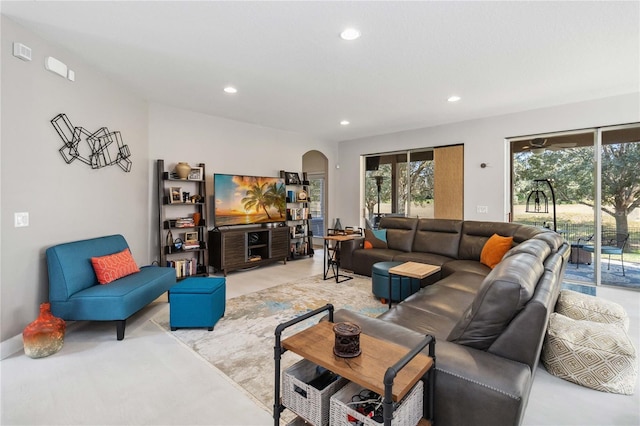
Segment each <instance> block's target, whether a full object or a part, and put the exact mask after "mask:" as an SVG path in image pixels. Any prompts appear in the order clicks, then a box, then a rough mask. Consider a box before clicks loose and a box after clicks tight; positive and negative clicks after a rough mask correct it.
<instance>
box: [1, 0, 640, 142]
mask: <svg viewBox="0 0 640 426" xmlns="http://www.w3.org/2000/svg"><path fill="white" fill-rule="evenodd" d="M0 8H1V9H0V11H1V12H2V14H4V15H6V16H7V17H9V18H10V19H12V20H14V21H17V22H18V23H20V24H22V25H23V26H25V27H27V28H29V29H30V30H31V31H33V32H35V33H36V34H38V35H40V36H42V37H44V38H45V39H47V40H48V41H49V42H51V43H54V44H57V45H60V46H63V47H65V48H66V49H68V50H69V51H71V52H73V53H75V54H77V55H79V56H80V57H81V58H83V59H84V60H85V61H86V62H87V63H89V64H91V65H92V66H93V67H95V68H97V69H99V70H100V71H101V72H103V73H104V74H106V75H108V76H109V77H110V78H112V79H113V80H115V81H117V82H119V83H120V84H122V85H124V86H125V87H127V88H128V89H129V90H131V91H133V92H134V93H136V94H138V95H139V96H141V97H143V98H144V99H147V100H148V101H150V102H158V103H162V104H166V105H171V106H175V107H179V108H184V109H187V110H191V111H196V112H201V113H205V114H210V115H215V116H219V117H224V118H229V119H233V120H239V121H243V122H248V123H254V124H258V125H261V126H267V127H272V128H277V129H282V130H286V131H292V132H299V133H302V134H305V135H310V136H312V137H316V138H321V139H323V140H330V141H341V140H349V139H354V138H360V137H366V136H371V135H377V134H384V133H390V132H396V131H401V130H407V129H414V128H421V127H428V126H433V125H438V124H444V123H451V122H458V121H463V120H469V119H475V118H481V117H487V116H492V115H499V114H505V113H511V112H517V111H524V110H529V109H535V108H543V107H547V106H552V105H559V104H566V103H572V102H579V101H584V100H589V99H596V98H602V97H607V96H615V95H620V94H627V93H633V92H638V91H640V59H639V56H640V31H639V28H640V3H639V2H609V1H607V2H579V1H578V2H573V1H566V2H565V1H557V2H553V1H552V2H537V1H532V2H516V1H514V2H481V1H476V2H456V1H444V2H436V1H429V2H399V1H388V2H385V1H380V2H362V1H358V2H342V1H341V2H336V1H333V2H329V1H322V2H311V1H299V2H287V1H280V2H244V1H225V2H213V1H199V2H186V1H179V2H177V1H176V2H170V1H166V2H152V1H144V2H137V1H107V2H94V1H69V2H54V1H36V2H33V1H20V2H11V1H2V3H1V4H0ZM348 26H353V27H356V28H358V29H359V30H360V32H361V33H362V36H361V37H360V38H359V39H358V40H355V41H351V42H347V41H344V40H342V39H341V38H340V37H339V33H340V32H341V31H342V30H343V29H344V28H346V27H348ZM15 41H19V40H15ZM34 53H35V52H34ZM45 54H46V52H45ZM58 59H60V60H62V61H63V62H64V61H66V62H67V63H68V65H70V66H71V68H72V69H73V59H68V58H58ZM81 79H82V75H81V74H77V75H76V81H79V80H81ZM227 85H233V86H235V87H236V88H237V89H238V93H236V94H234V95H229V94H226V93H224V92H223V90H222V89H223V88H224V87H225V86H227ZM454 94H455V95H458V96H461V97H462V99H461V100H460V101H459V102H456V103H450V102H447V98H448V97H449V96H451V95H454ZM341 120H349V121H350V123H351V124H350V125H348V126H341V125H340V121H341Z"/></svg>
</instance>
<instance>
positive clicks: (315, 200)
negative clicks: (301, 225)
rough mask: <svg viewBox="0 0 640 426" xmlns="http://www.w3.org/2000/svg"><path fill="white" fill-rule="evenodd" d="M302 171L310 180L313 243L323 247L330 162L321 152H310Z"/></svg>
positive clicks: (304, 160) (304, 157)
mask: <svg viewBox="0 0 640 426" xmlns="http://www.w3.org/2000/svg"><path fill="white" fill-rule="evenodd" d="M302 171H303V172H305V173H306V174H307V179H309V199H310V200H311V201H310V203H309V208H310V213H311V221H310V223H311V232H312V233H313V243H314V245H316V246H322V237H324V235H325V233H326V229H327V223H326V217H327V210H328V201H327V200H328V197H327V188H328V177H329V173H328V171H329V160H328V159H327V157H326V156H325V155H324V154H323V153H321V152H320V151H315V150H313V151H308V152H306V153H305V154H304V155H303V156H302Z"/></svg>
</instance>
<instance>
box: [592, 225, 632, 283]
mask: <svg viewBox="0 0 640 426" xmlns="http://www.w3.org/2000/svg"><path fill="white" fill-rule="evenodd" d="M627 240H629V234H617V233H612V234H609V233H607V234H602V241H601V244H602V246H601V247H600V253H602V254H606V255H609V264H608V265H607V270H609V269H610V268H611V255H612V254H613V255H619V256H620V262H621V263H622V276H623V277H624V276H625V274H624V248H625V247H626V245H627ZM582 250H584V251H588V252H590V253H593V252H594V250H595V247H594V246H593V245H584V246H582Z"/></svg>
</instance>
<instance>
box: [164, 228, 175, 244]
mask: <svg viewBox="0 0 640 426" xmlns="http://www.w3.org/2000/svg"><path fill="white" fill-rule="evenodd" d="M164 245H165V246H167V247H171V246H172V245H173V234H172V233H171V230H169V231H168V232H167V239H166V240H165V243H164Z"/></svg>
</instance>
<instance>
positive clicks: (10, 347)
mask: <svg viewBox="0 0 640 426" xmlns="http://www.w3.org/2000/svg"><path fill="white" fill-rule="evenodd" d="M23 349H24V345H23V344H22V334H18V335H16V336H13V337H10V338H8V339H7V340H4V341H3V342H0V360H3V359H5V358H9V357H10V356H11V355H13V354H15V353H16V352H20V351H22V350H23Z"/></svg>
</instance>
